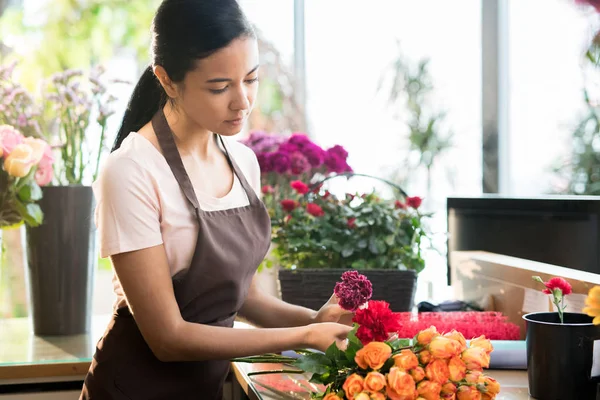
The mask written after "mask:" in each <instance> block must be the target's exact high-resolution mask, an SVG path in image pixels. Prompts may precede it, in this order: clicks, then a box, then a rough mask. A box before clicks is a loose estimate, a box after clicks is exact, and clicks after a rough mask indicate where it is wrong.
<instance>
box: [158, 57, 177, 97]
mask: <svg viewBox="0 0 600 400" xmlns="http://www.w3.org/2000/svg"><path fill="white" fill-rule="evenodd" d="M153 70H154V75H155V76H156V78H158V81H159V82H160V84H161V86H162V87H163V89H165V92H166V93H167V96H169V97H170V98H172V99H175V98H177V85H176V84H175V83H173V81H172V80H171V78H169V75H168V74H167V71H165V69H164V68H163V67H162V66H160V65H156V66H155V67H154V68H153Z"/></svg>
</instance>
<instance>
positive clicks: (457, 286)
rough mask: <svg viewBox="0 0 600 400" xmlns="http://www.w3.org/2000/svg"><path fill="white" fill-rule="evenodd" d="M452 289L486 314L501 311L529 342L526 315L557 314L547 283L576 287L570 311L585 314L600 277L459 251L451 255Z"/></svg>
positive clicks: (462, 298) (599, 283)
mask: <svg viewBox="0 0 600 400" xmlns="http://www.w3.org/2000/svg"><path fill="white" fill-rule="evenodd" d="M450 268H451V277H452V287H453V289H454V295H455V298H456V299H457V300H463V301H467V302H472V303H475V304H478V305H479V306H480V307H482V308H484V309H485V310H486V311H500V312H502V313H503V314H504V315H506V316H507V317H508V320H509V321H510V322H513V323H515V324H517V325H519V327H520V328H521V339H523V340H524V339H525V333H526V332H525V321H524V320H523V318H522V317H523V315H525V314H527V313H530V312H540V311H553V310H554V305H553V304H552V302H551V299H550V296H549V295H545V294H543V293H542V290H543V289H544V288H543V286H542V284H541V283H539V282H535V281H534V280H533V279H532V276H534V275H538V276H540V277H541V278H542V279H543V280H544V281H547V280H548V279H550V278H552V277H555V276H559V277H562V278H565V279H566V280H567V281H568V282H569V283H570V284H571V285H572V286H573V294H571V295H569V296H567V297H566V298H565V305H566V306H567V309H566V311H567V312H577V313H581V312H582V309H583V307H584V300H585V297H586V296H587V294H588V292H589V290H590V289H591V288H592V287H593V286H595V285H600V274H592V273H589V272H583V271H579V270H574V269H570V268H564V267H560V266H556V265H550V264H544V263H540V262H536V261H530V260H524V259H521V258H515V257H509V256H504V255H500V254H493V253H487V252H471V251H457V252H453V253H452V254H451V255H450Z"/></svg>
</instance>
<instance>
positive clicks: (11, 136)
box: [0, 125, 23, 157]
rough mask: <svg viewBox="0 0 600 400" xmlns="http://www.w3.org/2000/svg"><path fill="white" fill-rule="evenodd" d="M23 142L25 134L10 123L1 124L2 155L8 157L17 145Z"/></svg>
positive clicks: (0, 154)
mask: <svg viewBox="0 0 600 400" xmlns="http://www.w3.org/2000/svg"><path fill="white" fill-rule="evenodd" d="M21 143H23V135H21V134H20V133H19V131H17V130H16V129H15V128H13V127H12V126H10V125H0V157H7V156H8V155H9V154H10V152H11V151H13V149H14V148H15V147H17V145H20V144H21Z"/></svg>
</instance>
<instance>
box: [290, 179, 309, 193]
mask: <svg viewBox="0 0 600 400" xmlns="http://www.w3.org/2000/svg"><path fill="white" fill-rule="evenodd" d="M290 186H291V187H292V188H293V189H294V190H296V192H298V193H300V194H306V193H308V191H309V188H308V186H307V185H306V184H305V183H304V182H302V181H292V182H291V183H290Z"/></svg>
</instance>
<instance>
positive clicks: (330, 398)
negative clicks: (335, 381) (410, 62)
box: [323, 393, 343, 400]
mask: <svg viewBox="0 0 600 400" xmlns="http://www.w3.org/2000/svg"><path fill="white" fill-rule="evenodd" d="M323 400H343V399H342V398H340V396H338V395H337V394H335V393H329V394H328V395H326V396H325V397H323Z"/></svg>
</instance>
